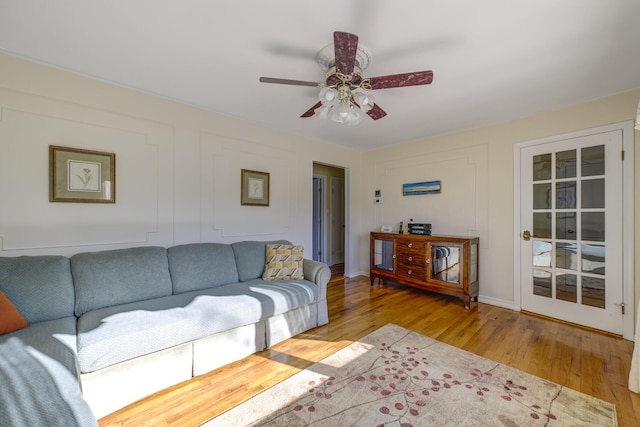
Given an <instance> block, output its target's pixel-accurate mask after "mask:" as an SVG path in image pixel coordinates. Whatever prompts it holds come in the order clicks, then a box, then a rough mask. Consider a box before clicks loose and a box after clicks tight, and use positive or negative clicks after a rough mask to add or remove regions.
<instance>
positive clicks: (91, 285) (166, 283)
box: [71, 246, 171, 317]
mask: <svg viewBox="0 0 640 427" xmlns="http://www.w3.org/2000/svg"><path fill="white" fill-rule="evenodd" d="M71 272H72V274H73V281H74V284H75V293H76V305H75V312H76V315H77V316H78V317H79V316H81V315H83V314H84V313H87V312H89V311H91V310H96V309H98V308H103V307H110V306H114V305H120V304H125V303H128V302H135V301H142V300H146V299H150V298H157V297H163V296H167V295H171V276H170V275H169V264H168V261H167V250H166V249H165V248H160V247H153V246H148V247H140V248H129V249H116V250H112V251H103V252H85V253H80V254H76V255H74V256H72V257H71Z"/></svg>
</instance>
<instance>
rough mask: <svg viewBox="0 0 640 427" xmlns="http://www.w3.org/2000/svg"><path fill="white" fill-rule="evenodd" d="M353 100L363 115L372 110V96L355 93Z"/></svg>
mask: <svg viewBox="0 0 640 427" xmlns="http://www.w3.org/2000/svg"><path fill="white" fill-rule="evenodd" d="M353 99H354V100H355V101H356V103H357V104H358V106H359V107H360V109H361V110H362V111H364V112H365V113H366V112H367V111H370V110H371V109H372V108H373V96H372V95H369V94H368V93H363V92H356V93H355V94H354V95H353Z"/></svg>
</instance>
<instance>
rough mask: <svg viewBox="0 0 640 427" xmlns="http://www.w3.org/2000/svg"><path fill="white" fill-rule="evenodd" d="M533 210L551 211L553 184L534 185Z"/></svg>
mask: <svg viewBox="0 0 640 427" xmlns="http://www.w3.org/2000/svg"><path fill="white" fill-rule="evenodd" d="M533 209H551V184H549V183H547V184H534V185H533Z"/></svg>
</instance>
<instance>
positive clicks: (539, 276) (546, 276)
mask: <svg viewBox="0 0 640 427" xmlns="http://www.w3.org/2000/svg"><path fill="white" fill-rule="evenodd" d="M533 293H534V294H535V295H540V296H542V297H547V298H551V273H550V272H548V271H546V270H536V269H534V270H533Z"/></svg>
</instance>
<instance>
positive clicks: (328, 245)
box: [312, 162, 348, 268]
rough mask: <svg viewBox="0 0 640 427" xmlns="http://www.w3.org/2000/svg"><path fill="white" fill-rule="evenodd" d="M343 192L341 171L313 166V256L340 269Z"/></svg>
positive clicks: (344, 173) (343, 172)
mask: <svg viewBox="0 0 640 427" xmlns="http://www.w3.org/2000/svg"><path fill="white" fill-rule="evenodd" d="M347 191H348V174H347V171H346V170H345V169H344V168H342V167H337V166H332V165H327V164H322V163H315V162H314V164H313V197H312V199H313V224H312V229H313V236H312V237H313V256H314V257H317V260H319V261H322V262H324V263H326V264H328V265H329V266H330V267H334V266H338V267H342V268H344V264H345V260H346V259H345V252H346V245H347V238H346V236H347V232H346V230H347V222H348V221H347V210H348V209H347V197H346V194H347ZM314 259H315V258H314Z"/></svg>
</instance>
